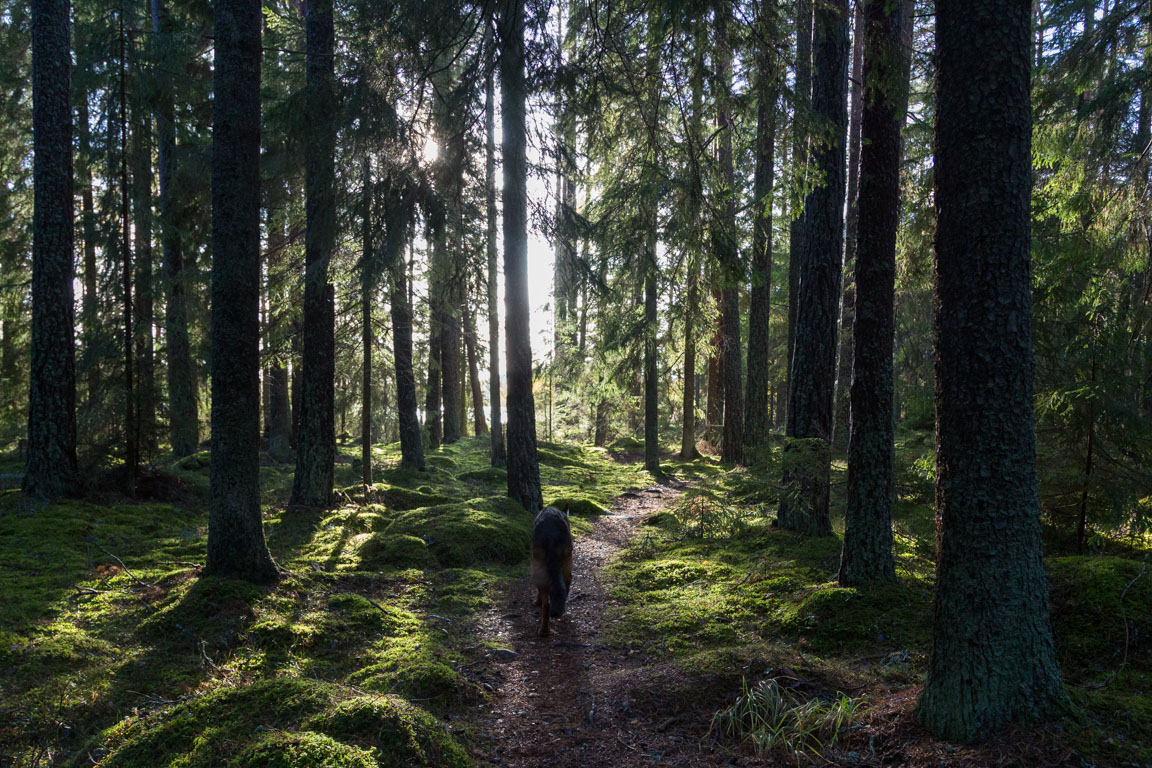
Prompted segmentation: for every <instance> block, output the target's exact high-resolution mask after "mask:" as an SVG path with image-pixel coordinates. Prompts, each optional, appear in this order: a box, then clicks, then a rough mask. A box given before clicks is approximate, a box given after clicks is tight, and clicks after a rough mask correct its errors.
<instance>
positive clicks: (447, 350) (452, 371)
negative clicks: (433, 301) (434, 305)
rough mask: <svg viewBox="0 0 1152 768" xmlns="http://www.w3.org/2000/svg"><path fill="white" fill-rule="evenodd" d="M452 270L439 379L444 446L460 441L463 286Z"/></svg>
mask: <svg viewBox="0 0 1152 768" xmlns="http://www.w3.org/2000/svg"><path fill="white" fill-rule="evenodd" d="M445 266H448V268H449V270H450V273H451V274H450V275H449V277H448V280H449V281H448V283H447V284H446V285H444V286H443V287H444V289H445V294H444V296H445V302H444V304H443V312H442V313H441V315H440V318H441V323H440V334H441V335H440V377H441V395H442V397H443V403H444V443H445V445H447V444H450V443H454V442H456V441H457V440H459V439H460V433H461V431H462V430H461V429H460V414H461V407H460V406H461V402H460V385H461V383H462V380H461V377H460V304H459V300H460V283H459V279H458V277H457V275H456V265H455V264H452V265H450V266H449V265H445Z"/></svg>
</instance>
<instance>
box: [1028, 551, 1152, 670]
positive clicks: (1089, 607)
mask: <svg viewBox="0 0 1152 768" xmlns="http://www.w3.org/2000/svg"><path fill="white" fill-rule="evenodd" d="M1145 567H1146V566H1145V564H1144V563H1143V562H1141V561H1139V560H1129V559H1125V558H1122V557H1061V558H1056V559H1053V560H1050V561H1049V562H1048V581H1049V587H1050V589H1051V593H1052V624H1053V631H1054V632H1055V635H1056V646H1057V650H1058V651H1059V653H1060V658H1061V663H1062V665H1064V666H1065V667H1066V668H1068V669H1072V670H1076V671H1091V670H1095V669H1097V668H1104V669H1112V668H1115V667H1116V666H1117V665H1118V664H1119V660H1120V657H1121V656H1122V655H1123V653H1124V644H1125V642H1126V641H1127V642H1128V656H1129V658H1130V659H1131V658H1137V657H1138V656H1139V655H1140V651H1141V650H1142V648H1152V571H1149V572H1147V573H1144V574H1143V575H1142V576H1141V575H1140V574H1141V571H1142V569H1143V568H1145ZM1137 577H1139V578H1137ZM1129 584H1131V587H1128V585H1129ZM1125 588H1127V589H1128V591H1127V593H1125V592H1124V590H1125ZM1121 595H1123V601H1121ZM1125 620H1127V622H1128V631H1127V633H1126V632H1125V628H1124V622H1125Z"/></svg>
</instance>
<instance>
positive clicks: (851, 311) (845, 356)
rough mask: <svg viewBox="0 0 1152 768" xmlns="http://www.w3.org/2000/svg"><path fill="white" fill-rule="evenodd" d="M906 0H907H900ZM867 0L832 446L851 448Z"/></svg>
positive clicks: (858, 30)
mask: <svg viewBox="0 0 1152 768" xmlns="http://www.w3.org/2000/svg"><path fill="white" fill-rule="evenodd" d="M899 1H900V2H903V0H899ZM865 23H866V22H865V20H864V2H863V0H861V2H858V3H856V12H855V21H854V32H853V34H854V37H853V38H852V80H851V83H850V85H849V91H850V94H851V96H850V106H849V108H850V109H851V112H849V114H848V204H847V212H846V213H845V216H844V273H843V279H842V282H843V288H842V289H841V297H842V299H841V302H840V330H839V333H840V336H839V343H838V345H837V352H836V394H835V395H834V399H833V401H832V446H833V447H834V448H836V450H839V451H846V450H848V431H849V421H848V419H849V403H848V401H849V392H848V390H849V388H850V387H851V384H852V353H853V346H852V318H853V317H854V315H855V312H856V279H855V274H854V270H855V267H854V265H855V263H856V241H857V239H858V232H859V227H860V199H859V198H860V195H859V187H860V173H861V171H860V124H861V120H862V118H863V115H864V101H863V99H862V98H861V96H862V95H863V93H864V67H865V66H866V65H865V63H864V37H865V33H864V27H865Z"/></svg>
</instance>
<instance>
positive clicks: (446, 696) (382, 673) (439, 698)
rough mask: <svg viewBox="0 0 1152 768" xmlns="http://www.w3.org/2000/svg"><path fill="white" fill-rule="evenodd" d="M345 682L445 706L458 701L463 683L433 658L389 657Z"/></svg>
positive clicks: (369, 689) (354, 674)
mask: <svg viewBox="0 0 1152 768" xmlns="http://www.w3.org/2000/svg"><path fill="white" fill-rule="evenodd" d="M348 682H349V683H351V684H352V685H355V686H357V687H358V688H363V689H364V690H366V691H372V692H375V693H387V694H400V695H401V696H404V697H405V698H408V699H414V700H417V701H421V702H432V703H434V704H437V705H440V706H448V705H450V704H453V703H455V702H457V701H459V700H460V698H461V695H462V685H461V683H462V681H461V679H460V675H459V674H457V672H456V670H454V669H452V667H450V666H448V665H447V664H445V663H444V662H443V661H440V660H438V659H436V658H434V657H429V656H422V655H420V654H419V653H415V654H414V655H412V656H409V655H407V654H404V653H391V654H389V655H388V658H386V659H385V660H384V661H382V662H380V663H378V664H372V665H370V666H367V667H364V668H363V669H361V670H359V671H357V672H355V673H353V674H352V676H351V677H349V678H348Z"/></svg>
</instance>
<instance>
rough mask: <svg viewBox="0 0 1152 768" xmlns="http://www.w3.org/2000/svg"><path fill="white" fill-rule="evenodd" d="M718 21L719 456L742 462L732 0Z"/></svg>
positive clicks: (720, 8) (720, 7)
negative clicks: (721, 376) (721, 432)
mask: <svg viewBox="0 0 1152 768" xmlns="http://www.w3.org/2000/svg"><path fill="white" fill-rule="evenodd" d="M715 19H716V61H717V64H716V130H717V132H718V133H719V136H718V146H717V153H716V162H717V165H719V168H720V183H721V185H722V194H723V198H722V200H721V201H720V202H719V203H718V205H717V207H718V208H719V209H720V211H721V213H720V221H719V222H717V226H716V227H715V229H714V231H713V233H712V247H713V248H714V249H715V251H716V263H717V266H718V269H719V273H720V275H721V280H722V286H723V288H722V290H721V296H720V318H721V319H720V328H721V335H722V338H723V342H722V348H723V368H724V438H723V443H722V450H721V457H722V458H723V460H724V461H732V462H736V463H737V464H742V463H743V462H744V383H743V380H742V377H743V362H742V360H741V357H742V355H741V349H740V284H741V283H742V282H743V280H744V275H743V271H744V270H743V267H742V265H741V264H740V257H739V254H738V252H737V245H736V186H735V184H734V175H733V170H732V131H733V128H732V113H731V110H732V105H731V101H732V47H731V43H730V42H729V40H728V26H729V25H730V24H731V23H732V5H731V3H728V2H724V1H723V0H721V2H718V3H717V4H716V7H715Z"/></svg>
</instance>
